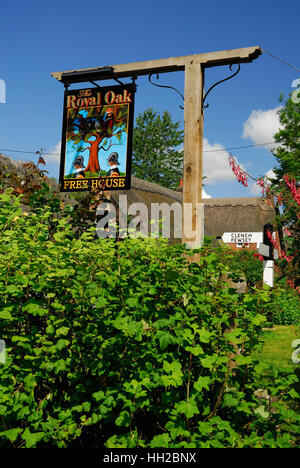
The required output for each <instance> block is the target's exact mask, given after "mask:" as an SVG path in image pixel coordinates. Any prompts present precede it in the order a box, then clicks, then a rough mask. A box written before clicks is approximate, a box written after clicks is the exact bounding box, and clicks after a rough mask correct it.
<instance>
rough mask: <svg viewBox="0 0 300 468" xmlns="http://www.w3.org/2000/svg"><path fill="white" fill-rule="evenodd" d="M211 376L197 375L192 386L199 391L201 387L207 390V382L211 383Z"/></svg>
mask: <svg viewBox="0 0 300 468" xmlns="http://www.w3.org/2000/svg"><path fill="white" fill-rule="evenodd" d="M211 381H212V379H211V377H199V379H198V380H197V382H195V383H194V387H195V389H196V390H198V392H201V391H202V389H203V388H205V389H206V390H209V384H210V383H211Z"/></svg>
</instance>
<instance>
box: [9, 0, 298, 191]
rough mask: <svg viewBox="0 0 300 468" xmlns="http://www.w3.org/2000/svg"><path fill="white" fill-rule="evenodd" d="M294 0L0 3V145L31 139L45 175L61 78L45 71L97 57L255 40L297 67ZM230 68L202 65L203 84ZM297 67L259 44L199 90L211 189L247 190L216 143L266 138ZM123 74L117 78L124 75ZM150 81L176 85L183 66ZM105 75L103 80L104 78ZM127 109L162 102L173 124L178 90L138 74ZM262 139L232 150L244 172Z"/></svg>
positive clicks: (259, 166) (191, 50) (54, 169)
mask: <svg viewBox="0 0 300 468" xmlns="http://www.w3.org/2000/svg"><path fill="white" fill-rule="evenodd" d="M299 14H300V3H299V1H298V0H286V1H285V2H279V1H275V2H274V0H273V1H271V0H270V1H269V0H264V1H258V0H253V1H252V2H242V1H236V0H227V1H226V2H225V1H220V0H218V1H213V2H203V1H201V0H198V1H196V0H185V1H182V0H180V1H179V0H160V1H157V0H152V1H151V2H145V1H137V0H127V2H124V1H120V0H115V1H114V2H107V1H95V0H94V1H86V2H82V1H78V0H72V1H71V0H61V1H57V0H52V1H51V2H41V1H37V0H27V1H26V2H24V1H23V0H15V1H14V2H3V3H2V5H1V18H2V21H1V23H2V24H1V30H0V44H1V49H0V79H1V80H4V81H5V84H6V103H0V148H1V149H0V151H1V152H2V153H4V154H6V155H7V156H10V157H12V158H14V159H17V160H20V159H22V160H28V159H32V160H35V155H34V154H33V155H31V154H26V153H17V152H13V151H7V150H8V149H12V150H18V151H36V150H38V149H40V148H41V147H42V148H44V149H45V150H46V151H47V152H48V153H54V154H52V155H50V156H45V160H46V163H47V169H48V170H49V171H50V175H54V176H55V175H57V174H58V167H59V156H56V155H55V153H57V152H58V148H59V142H60V140H61V123H62V105H63V86H62V85H61V84H60V83H59V82H58V81H56V80H55V79H54V78H53V77H51V75H50V73H51V72H54V71H63V70H72V69H76V68H85V67H99V66H106V65H114V64H119V63H127V62H135V61H144V60H151V59H160V58H167V57H171V56H173V57H175V56H181V55H190V54H196V53H204V52H213V51H218V50H225V49H235V48H241V47H250V46H256V45H258V46H260V47H262V48H263V49H265V50H267V51H269V52H271V53H272V54H274V55H276V56H277V57H280V58H281V59H283V60H285V61H287V62H289V63H290V64H293V65H294V66H295V67H298V68H300V59H299ZM229 74H230V71H229V68H228V67H217V68H210V69H207V71H206V77H205V85H206V89H208V87H210V86H211V85H212V84H214V83H215V82H216V81H218V80H219V79H222V78H224V77H226V76H228V75H229ZM298 78H300V73H299V72H297V71H296V70H294V69H292V68H289V67H288V66H286V65H284V64H282V63H280V62H279V61H277V60H274V59H273V58H272V57H270V56H269V55H267V54H263V55H262V56H260V57H259V58H258V59H257V60H255V61H254V62H252V63H250V64H242V66H241V71H240V73H239V74H238V75H237V76H236V77H235V78H233V79H232V80H230V81H228V82H225V83H223V84H221V85H220V86H218V87H216V88H215V89H214V90H213V91H212V92H211V93H210V95H209V98H208V102H209V104H210V105H209V107H208V108H207V109H206V111H205V122H204V138H205V140H204V143H205V144H204V150H205V153H204V174H205V175H206V176H207V179H206V181H205V183H206V186H205V190H206V192H207V193H208V194H209V195H211V196H212V197H214V198H215V197H240V196H245V197H246V196H254V195H255V194H256V193H258V192H256V191H255V189H254V188H253V186H252V184H251V183H250V184H249V187H248V188H246V187H243V186H242V185H241V184H239V183H238V182H237V181H235V178H234V177H233V176H232V175H231V172H230V171H231V170H230V168H229V166H228V163H227V160H226V154H227V152H226V151H215V150H224V148H232V147H239V146H246V145H253V144H260V143H265V142H267V143H269V142H270V141H272V135H273V132H274V129H276V126H278V119H277V113H276V112H277V109H278V106H279V105H280V103H279V101H278V98H279V95H280V93H281V92H284V94H285V96H287V95H288V93H290V92H291V91H292V88H291V84H292V82H293V80H296V79H298ZM124 81H126V80H124ZM158 83H159V84H166V85H170V86H175V87H176V88H178V89H179V90H180V91H181V92H182V93H183V89H184V73H183V72H177V73H170V74H162V75H160V78H159V82H158ZM107 84H110V83H109V82H108V83H107ZM137 84H138V90H137V94H136V104H135V116H137V115H138V114H139V113H140V112H143V110H145V109H146V108H147V107H153V108H154V109H155V110H157V111H159V112H163V111H164V110H169V112H170V113H171V115H172V118H173V120H175V121H180V122H181V126H182V128H183V111H182V110H181V109H180V107H179V106H180V105H182V100H181V98H180V96H178V95H177V94H176V93H175V92H174V91H172V90H168V89H160V88H156V87H154V86H152V85H151V84H150V83H149V82H148V78H147V77H139V78H138V80H137ZM269 149H270V145H267V147H264V146H258V147H251V148H244V149H236V150H232V151H231V152H232V154H233V155H234V156H235V157H236V158H237V159H238V161H239V163H240V164H242V166H243V167H244V168H245V169H246V170H247V171H248V172H249V173H251V174H252V175H253V176H261V175H264V174H266V173H267V172H268V171H270V170H271V169H272V168H273V167H274V165H275V164H276V160H275V158H274V157H273V155H272V154H271V152H270V150H269Z"/></svg>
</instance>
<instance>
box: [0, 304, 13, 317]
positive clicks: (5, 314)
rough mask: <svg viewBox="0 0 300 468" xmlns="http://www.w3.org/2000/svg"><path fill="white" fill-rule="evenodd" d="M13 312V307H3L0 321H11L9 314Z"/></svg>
mask: <svg viewBox="0 0 300 468" xmlns="http://www.w3.org/2000/svg"><path fill="white" fill-rule="evenodd" d="M12 310H13V306H9V307H4V309H1V310H0V319H3V320H13V317H12V315H11V312H12Z"/></svg>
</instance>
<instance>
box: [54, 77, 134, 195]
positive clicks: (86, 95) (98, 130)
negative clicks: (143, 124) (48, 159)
mask: <svg viewBox="0 0 300 468" xmlns="http://www.w3.org/2000/svg"><path fill="white" fill-rule="evenodd" d="M134 92H135V87H134V85H132V84H128V85H122V86H110V87H105V88H102V87H97V88H91V89H76V90H68V91H66V92H65V99H64V115H63V131H62V147H61V161H60V190H61V191H62V192H78V191H90V190H92V189H93V188H95V189H100V190H125V189H129V188H130V173H131V153H132V131H133V111H134Z"/></svg>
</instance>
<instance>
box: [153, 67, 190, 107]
mask: <svg viewBox="0 0 300 468" xmlns="http://www.w3.org/2000/svg"><path fill="white" fill-rule="evenodd" d="M152 75H153V73H150V75H149V77H148V79H149V81H150V83H151V84H153V86H157V87H159V88H169V89H173V90H174V91H176V93H178V94H179V95H180V96H181V97H182V99H183V101H184V96H183V94H181V92H180V91H178V89H176V88H174V87H173V86H166V85H159V84H157V83H153V81H151V76H152ZM156 79H157V80H158V79H159V74H158V73H156ZM179 107H180V109H183V106H179Z"/></svg>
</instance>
